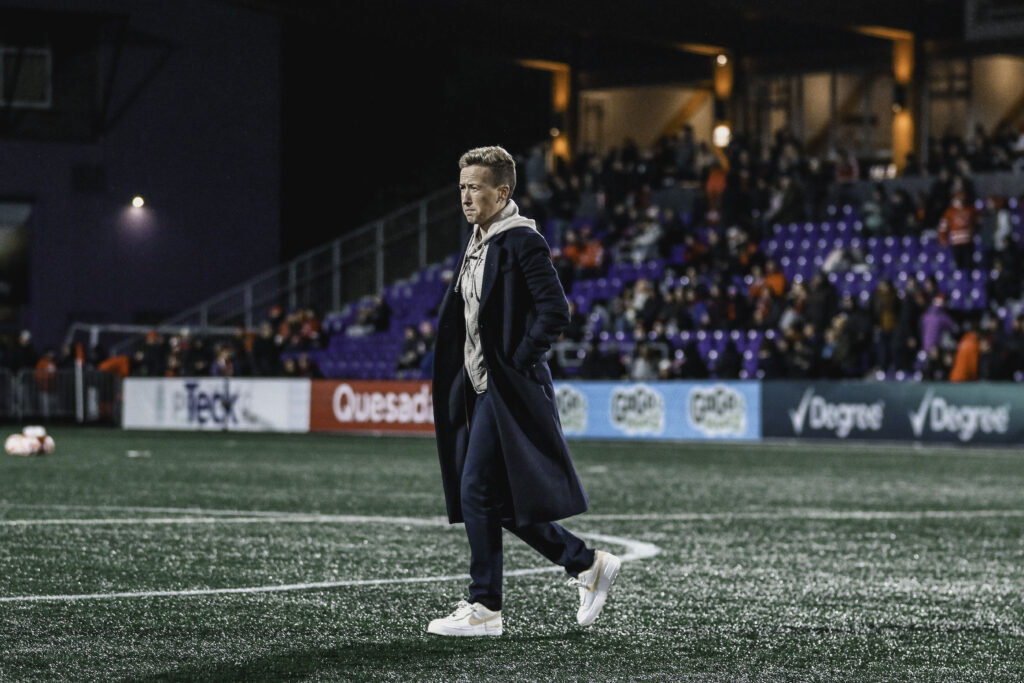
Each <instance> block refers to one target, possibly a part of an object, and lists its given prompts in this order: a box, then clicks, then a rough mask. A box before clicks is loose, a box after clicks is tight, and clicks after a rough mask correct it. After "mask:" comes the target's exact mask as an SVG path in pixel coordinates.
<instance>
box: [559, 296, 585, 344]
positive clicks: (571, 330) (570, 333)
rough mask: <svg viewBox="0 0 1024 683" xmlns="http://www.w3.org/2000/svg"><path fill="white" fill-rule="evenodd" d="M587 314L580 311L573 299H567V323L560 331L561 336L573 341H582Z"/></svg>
mask: <svg viewBox="0 0 1024 683" xmlns="http://www.w3.org/2000/svg"><path fill="white" fill-rule="evenodd" d="M586 329H587V316H585V315H583V314H582V313H580V307H579V304H578V303H576V300H575V299H569V324H568V325H567V326H566V328H565V330H564V331H563V332H562V338H563V339H568V340H569V341H573V342H577V343H579V342H581V341H583V335H584V334H586Z"/></svg>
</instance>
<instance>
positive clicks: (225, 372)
mask: <svg viewBox="0 0 1024 683" xmlns="http://www.w3.org/2000/svg"><path fill="white" fill-rule="evenodd" d="M210 374H211V375H212V376H214V377H233V376H234V374H235V364H234V351H233V349H232V348H231V347H230V346H227V345H223V346H218V347H217V350H216V351H215V352H214V358H213V364H212V365H211V366H210Z"/></svg>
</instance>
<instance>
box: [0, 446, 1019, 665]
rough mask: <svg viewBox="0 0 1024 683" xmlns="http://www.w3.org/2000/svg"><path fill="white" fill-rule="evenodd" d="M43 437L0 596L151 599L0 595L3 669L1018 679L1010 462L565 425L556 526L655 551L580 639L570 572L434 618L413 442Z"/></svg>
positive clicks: (5, 546)
mask: <svg viewBox="0 0 1024 683" xmlns="http://www.w3.org/2000/svg"><path fill="white" fill-rule="evenodd" d="M54 436H55V438H56V441H57V452H56V453H54V454H53V455H50V456H45V457H39V458H18V457H14V456H7V455H2V456H0V600H2V599H3V598H12V597H18V598H30V597H33V596H35V597H38V596H81V595H97V594H100V595H102V594H109V593H154V592H155V593H158V595H149V596H125V597H117V598H88V599H67V598H63V599H47V600H14V601H12V600H3V601H0V631H2V639H0V680H2V681H23V680H26V681H33V680H40V681H43V680H66V681H118V680H125V681H147V680H155V681H165V680H166V681H170V680H181V681H186V680H187V681H204V680H216V681H264V680H269V681H273V680H313V681H332V680H346V681H347V680H392V681H421V680H429V681H460V680H465V681H472V680H501V681H508V680H519V681H533V680H545V681H591V680H594V681H603V680H623V681H626V680H629V681H633V680H658V681H662V680H672V681H688V680H693V681H746V680H749V681H774V680H782V681H875V680H878V681H945V680H948V681H972V680H976V681H1019V680H1024V597H1022V589H1024V455H1021V454H1020V453H1017V452H1012V451H968V450H951V449H911V448H905V449H901V448H893V447H878V446H874V447H870V448H867V447H865V448H858V447H855V446H842V447H831V446H815V447H806V446H804V447H799V448H796V447H792V446H781V445H778V446H776V445H771V446H766V445H760V446H758V445H729V444H700V445H695V444H653V443H638V442H615V443H612V442H608V443H595V442H577V443H574V444H572V447H573V454H574V459H575V461H576V464H577V468H578V469H579V472H580V475H581V477H582V479H583V481H584V484H585V486H586V488H587V491H588V493H589V495H590V498H591V512H590V513H588V514H586V515H583V516H581V517H578V518H576V519H573V520H569V521H568V522H566V526H568V527H569V528H571V529H573V530H576V531H579V532H582V533H593V534H603V535H606V536H615V537H620V538H624V539H630V540H635V541H643V542H646V543H649V544H655V545H656V546H657V547H658V548H659V549H660V553H659V554H658V555H657V556H655V557H650V558H646V559H638V560H634V561H631V562H627V563H626V564H625V565H624V566H623V572H622V574H621V577H620V579H619V582H618V583H617V584H616V586H615V588H614V590H613V592H612V596H611V598H610V600H609V603H608V606H607V607H606V609H605V611H604V613H603V614H602V615H601V617H600V619H599V620H598V621H597V622H596V624H595V625H594V626H593V627H591V628H589V629H585V630H584V629H580V628H579V627H578V626H577V625H576V623H575V609H576V594H575V589H573V588H571V587H568V586H566V585H565V583H564V578H565V577H564V575H562V574H560V573H558V572H557V571H551V572H543V573H535V574H529V575H522V576H510V577H508V578H507V579H506V595H505V609H504V612H503V618H504V622H505V634H504V635H503V636H502V637H501V638H494V639H482V640H481V639H449V638H440V637H437V636H431V635H428V634H427V633H425V627H426V624H427V622H428V621H429V620H430V619H432V618H434V617H437V616H442V615H443V614H445V613H447V612H448V611H450V609H451V608H452V606H453V604H454V602H455V601H457V600H458V599H460V598H462V597H465V588H466V584H467V581H466V580H465V579H464V578H448V579H445V578H435V579H434V580H425V581H419V580H418V579H430V578H431V577H452V576H455V577H459V576H461V575H464V574H465V572H466V564H467V548H466V544H465V540H464V533H463V531H462V528H461V526H455V527H450V526H447V525H445V524H444V523H443V521H439V518H440V517H441V515H443V513H444V504H443V499H442V495H441V491H440V478H439V474H438V466H437V459H436V454H435V452H434V445H433V442H432V441H430V440H423V439H414V438H404V439H403V438H352V437H332V436H322V435H301V436H289V435H240V434H205V435H202V434H184V433H183V434H178V433H144V432H120V431H112V430H98V429H89V430H74V429H63V430H56V431H55V432H54ZM311 515H312V516H311ZM375 517H387V518H395V517H408V518H415V519H407V520H398V521H397V522H395V521H394V520H390V521H389V520H382V519H373V518H375ZM423 519H426V520H427V521H426V522H423V521H421V520H423ZM506 539H507V540H506V568H507V569H508V570H515V569H523V568H534V567H537V568H540V567H544V566H545V561H544V560H543V558H541V557H540V556H538V555H536V554H534V553H533V552H532V551H530V550H529V549H527V548H526V547H525V546H523V545H522V543H521V542H519V541H518V540H517V539H515V538H514V537H513V536H511V535H510V534H509V535H506ZM599 547H604V548H606V549H608V550H611V551H613V552H618V553H620V554H623V553H625V552H626V551H627V550H628V548H627V547H623V546H617V545H614V544H608V543H602V544H599ZM380 579H385V580H392V579H402V580H405V581H407V582H405V583H377V584H369V585H366V584H362V585H334V586H332V587H327V588H306V589H302V590H289V591H269V592H255V591H254V590H242V591H241V592H228V593H214V594H202V595H178V594H171V595H168V594H165V593H166V592H173V591H205V590H235V589H256V588H267V587H271V588H272V587H275V586H282V585H291V584H299V585H303V584H309V583H320V582H327V583H338V582H346V581H363V582H370V581H374V580H380Z"/></svg>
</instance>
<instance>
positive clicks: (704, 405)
mask: <svg viewBox="0 0 1024 683" xmlns="http://www.w3.org/2000/svg"><path fill="white" fill-rule="evenodd" d="M555 397H556V398H557V400H558V412H559V416H560V417H561V420H562V429H563V431H564V432H565V435H566V436H567V437H574V436H575V437H588V438H598V439H687V440H690V439H740V440H752V439H758V438H760V437H761V391H760V385H759V384H758V383H757V382H648V383H623V382H556V383H555Z"/></svg>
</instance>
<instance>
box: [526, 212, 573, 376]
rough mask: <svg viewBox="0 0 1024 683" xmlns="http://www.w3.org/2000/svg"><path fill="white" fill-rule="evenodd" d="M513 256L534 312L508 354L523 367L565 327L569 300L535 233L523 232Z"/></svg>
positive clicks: (530, 363)
mask: <svg viewBox="0 0 1024 683" xmlns="http://www.w3.org/2000/svg"><path fill="white" fill-rule="evenodd" d="M516 259H517V261H518V264H519V268H520V270H521V272H522V274H523V278H524V279H525V281H526V287H527V289H528V290H529V294H530V297H531V298H532V299H533V306H534V309H535V310H536V312H537V318H536V320H534V322H533V325H531V326H530V329H528V330H527V331H526V335H525V336H524V337H523V341H522V342H521V343H520V344H519V348H517V349H516V350H515V353H514V354H513V356H512V363H513V364H514V365H515V366H516V367H517V368H519V369H524V368H528V367H530V366H531V365H533V364H534V363H536V362H537V361H539V360H540V358H541V356H543V355H544V353H545V352H546V351H547V350H548V349H550V348H551V344H552V343H554V342H555V341H556V340H557V339H558V337H559V335H560V334H562V330H564V329H565V328H566V326H568V324H569V303H568V302H567V301H566V298H565V292H564V291H563V290H562V283H561V282H560V281H559V279H558V273H556V272H555V267H554V265H553V264H552V263H551V250H550V249H549V248H548V243H547V242H546V241H545V240H544V238H543V237H542V236H541V235H540V234H539V233H537V232H535V231H533V230H530V231H528V232H526V234H525V237H524V238H523V240H522V244H521V245H520V248H519V250H518V253H517V255H516Z"/></svg>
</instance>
